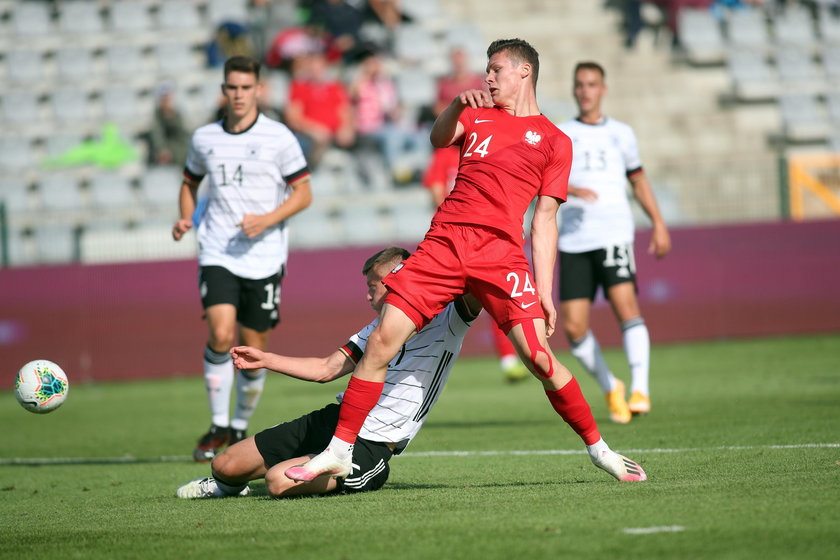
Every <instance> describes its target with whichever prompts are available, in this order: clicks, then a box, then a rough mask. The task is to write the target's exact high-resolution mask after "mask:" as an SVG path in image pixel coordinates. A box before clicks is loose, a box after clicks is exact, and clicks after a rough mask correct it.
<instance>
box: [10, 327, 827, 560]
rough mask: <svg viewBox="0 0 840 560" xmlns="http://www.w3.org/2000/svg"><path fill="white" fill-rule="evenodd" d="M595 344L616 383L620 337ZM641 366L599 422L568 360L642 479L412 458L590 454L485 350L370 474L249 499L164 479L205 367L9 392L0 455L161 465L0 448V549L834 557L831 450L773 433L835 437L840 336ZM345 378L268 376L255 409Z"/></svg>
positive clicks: (67, 553)
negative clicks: (358, 480)
mask: <svg viewBox="0 0 840 560" xmlns="http://www.w3.org/2000/svg"><path fill="white" fill-rule="evenodd" d="M560 357H561V360H562V361H564V363H566V364H567V365H569V366H570V367H571V368H572V369H573V370H574V371H576V370H577V369H578V368H577V367H576V364H574V363H573V362H572V361H571V360H570V359H569V357H568V355H561V356H560ZM607 359H608V361H609V362H610V364H611V365H612V367H613V369H614V371H615V372H616V373H617V374H618V375H620V376H622V377H624V378H625V379H626V375H625V374H624V372H625V371H626V365H625V364H624V363H623V360H624V358H623V355H622V354H621V352H618V351H610V352H608V356H607ZM653 372H654V373H653V385H652V386H653V399H654V400H653V407H654V408H653V413H652V414H651V415H649V416H645V417H640V418H636V419H634V421H633V422H632V423H631V424H629V425H626V426H617V425H612V424H609V423H608V422H607V421H606V409H605V406H604V403H603V399H602V398H601V396H600V394H599V393H598V390H597V387H596V385H595V384H594V382H593V381H592V380H591V379H588V378H587V377H584V376H582V375H581V376H578V378H579V379H580V382H581V385H582V387H583V390H584V393H585V394H586V395H587V396H588V397H589V400H590V403H591V405H592V409H593V412H594V414H595V416H596V419H597V420H598V421H599V424H600V426H601V429H602V433H603V435H604V438H605V439H606V440H607V441H608V442H609V443H610V444H611V445H612V446H613V448H615V449H619V450H627V453H628V454H629V455H631V456H632V457H633V458H635V459H637V460H638V461H639V462H640V463H642V464H643V465H644V466H645V468H646V469H647V471H648V473H649V475H650V480H649V481H648V482H646V483H644V484H619V483H616V482H614V481H613V480H612V479H611V478H610V477H608V476H607V475H605V474H604V473H602V472H601V471H599V470H597V469H595V468H593V467H592V465H591V464H590V462H589V460H588V458H587V457H586V456H585V455H584V454H582V453H570V454H555V455H539V454H527V455H515V454H498V455H484V456H479V455H475V454H473V455H466V456H424V455H418V454H419V453H422V452H426V451H453V450H458V451H473V452H480V451H499V452H510V451H518V450H522V451H527V450H569V451H576V450H582V447H581V445H580V442H579V440H578V438H577V437H576V436H575V435H574V434H573V433H572V432H571V430H569V429H568V428H566V427H565V425H563V424H562V422H561V421H560V420H559V419H558V418H557V417H556V415H554V413H553V412H552V411H551V409H550V407H549V406H548V404H547V402H546V399H545V396H544V395H543V393H542V390H541V389H540V387H539V384H538V383H537V382H536V381H533V380H532V381H529V382H526V383H522V384H519V385H512V386H511V385H506V384H504V383H503V382H502V381H501V375H500V373H499V372H498V370H497V368H496V365H495V360H493V359H490V358H487V359H463V360H461V361H460V362H459V363H458V364H457V365H456V369H455V371H454V372H453V377H452V379H451V381H450V384H449V386H448V387H447V389H446V391H445V393H444V395H443V397H442V399H441V402H440V403H439V404H438V406H437V407H436V409H435V410H434V411H433V412H432V414H431V415H430V419H429V420H428V422H427V424H426V426H425V427H424V430H423V431H422V432H421V434H420V435H419V436H418V438H417V439H416V440H415V442H414V443H412V445H411V447H410V448H409V450H408V451H409V452H411V453H413V454H414V455H411V454H408V455H407V456H403V457H397V458H395V459H394V460H393V461H392V472H391V478H390V481H389V483H388V484H387V485H386V486H385V488H384V489H383V490H381V491H379V492H374V493H370V494H364V495H353V496H327V497H318V498H304V499H293V500H280V501H278V500H271V499H269V498H267V497H266V495H265V488H264V486H263V484H262V483H261V482H256V483H253V495H252V496H251V497H248V498H239V499H226V500H210V501H187V500H178V499H176V498H175V497H174V492H175V489H176V488H177V486H178V485H179V484H180V483H182V482H185V481H187V480H189V479H192V478H196V477H199V476H204V475H205V474H206V473H207V472H208V468H207V466H206V465H198V464H195V463H191V462H189V461H186V460H178V457H183V456H187V455H189V453H190V452H191V449H192V445H193V444H194V441H195V439H196V438H197V436H198V435H200V433H202V432H203V431H204V430H205V429H206V423H207V422H206V418H207V411H206V402H205V396H204V389H203V384H202V380H201V379H200V378H198V377H194V378H187V379H172V380H165V381H153V382H136V383H119V384H116V383H115V384H96V385H73V386H72V389H71V394H70V398H69V399H68V401H67V403H66V404H65V405H64V406H63V407H62V408H61V409H59V410H58V411H56V412H54V413H52V414H48V415H45V416H37V415H33V414H30V413H28V412H26V411H24V410H23V409H21V408H19V407H18V405H17V403H16V402H15V401H14V397H13V395H12V394H11V393H10V392H8V391H7V392H3V393H0V423H1V424H0V425H2V427H3V430H2V435H0V459H6V460H7V462H8V459H10V458H34V457H53V458H60V457H77V458H100V459H103V458H120V457H134V458H139V459H146V460H150V461H152V462H148V463H125V464H119V463H116V464H107V463H106V464H63V465H62V464H58V465H46V466H30V465H8V464H7V465H0V557H8V558H20V557H23V556H24V555H27V556H33V555H34V556H37V557H48V558H58V557H62V558H150V557H159V558H198V557H216V558H230V557H238V558H242V557H246V558H250V557H254V558H258V557H270V558H301V559H305V558H336V559H340V558H348V559H355V558H382V559H386V558H387V559H393V558H395V557H396V558H401V559H402V558H406V559H408V558H441V559H448V558H481V559H482V560H484V559H494V558H520V557H521V558H528V557H530V558H556V557H580V558H596V557H598V558H604V557H610V556H614V557H620V558H836V557H840V508H839V507H838V505H837V504H838V502H840V464H839V463H838V461H840V448H838V447H810V448H776V447H772V446H778V445H800V444H809V443H818V444H819V443H821V444H831V443H835V444H836V443H840V337H837V336H814V337H792V338H779V339H765V340H749V341H737V342H726V343H703V344H687V345H675V346H664V347H655V348H654V350H653ZM70 375H71V383H72V372H70ZM9 377H10V378H11V375H10V376H9ZM339 383H341V382H339ZM342 388H343V384H332V385H316V384H306V383H301V382H296V381H293V380H289V379H285V378H281V377H279V376H277V377H273V378H271V379H270V380H269V383H268V384H267V390H266V393H265V395H264V397H263V399H264V400H263V402H262V403H261V405H260V408H259V409H258V411H257V413H256V415H255V418H254V420H253V422H252V425H253V426H255V427H265V426H269V425H273V424H274V423H276V422H278V421H281V420H285V419H288V418H292V417H294V416H297V415H299V414H302V413H304V412H307V411H309V410H311V409H313V408H315V407H317V406H322V405H323V404H325V403H326V402H329V401H331V400H332V399H333V397H334V395H335V393H336V392H338V391H339V390H341V389H342ZM733 446H735V447H736V448H731V447H733ZM171 456H174V457H175V459H176V460H174V461H172V462H158V458H160V457H171ZM674 526H679V527H682V528H683V529H682V530H680V531H678V532H659V533H652V534H626V533H625V532H624V530H625V529H628V528H646V527H674ZM338 543H341V545H340V546H339V544H338Z"/></svg>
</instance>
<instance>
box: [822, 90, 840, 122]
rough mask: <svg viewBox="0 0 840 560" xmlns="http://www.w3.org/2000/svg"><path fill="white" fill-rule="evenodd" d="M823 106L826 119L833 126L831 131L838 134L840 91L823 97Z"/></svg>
mask: <svg viewBox="0 0 840 560" xmlns="http://www.w3.org/2000/svg"><path fill="white" fill-rule="evenodd" d="M825 104H826V108H827V109H828V117H829V118H830V119H831V122H832V123H833V125H834V127H833V129H834V130H836V131H838V132H840V91H831V92H829V93H828V94H827V95H826V96H825Z"/></svg>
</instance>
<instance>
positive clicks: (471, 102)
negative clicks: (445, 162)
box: [429, 89, 493, 148]
mask: <svg viewBox="0 0 840 560" xmlns="http://www.w3.org/2000/svg"><path fill="white" fill-rule="evenodd" d="M467 107H472V108H473V109H478V108H480V107H487V108H490V107H493V100H492V99H491V98H490V94H489V93H488V92H486V91H484V90H480V89H468V90H466V91H463V92H461V93H460V94H459V95H458V97H456V98H455V99H453V100H452V103H450V104H449V106H448V107H447V108H446V109H444V110H443V112H442V113H441V114H440V115H438V118H437V119H435V124H434V125H432V132H431V133H430V134H429V140H430V141H431V142H432V146H434V147H435V148H445V147H447V146H451V145H452V144H453V143H454V142H455V141H456V140H458V139H459V138H460V137H461V136H462V135H463V134H464V126H463V125H462V124H461V123H459V122H458V117H460V116H461V113H462V112H463V111H464V109H466V108H467Z"/></svg>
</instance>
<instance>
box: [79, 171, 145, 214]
mask: <svg viewBox="0 0 840 560" xmlns="http://www.w3.org/2000/svg"><path fill="white" fill-rule="evenodd" d="M90 196H91V202H92V203H93V205H94V207H96V208H125V209H131V208H133V207H135V206H136V198H135V196H134V189H133V188H132V186H131V183H130V182H129V181H128V179H127V178H126V177H124V176H122V175H120V174H118V173H102V174H97V175H95V176H94V177H92V178H91V181H90Z"/></svg>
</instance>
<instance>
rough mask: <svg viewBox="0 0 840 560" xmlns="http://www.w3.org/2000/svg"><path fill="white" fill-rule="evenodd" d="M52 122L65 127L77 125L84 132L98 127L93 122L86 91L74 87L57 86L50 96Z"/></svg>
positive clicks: (89, 132) (90, 131)
mask: <svg viewBox="0 0 840 560" xmlns="http://www.w3.org/2000/svg"><path fill="white" fill-rule="evenodd" d="M50 100H51V105H52V115H53V122H54V123H56V124H58V125H62V126H64V127H67V128H75V127H78V129H79V130H83V131H84V133H86V134H92V133H93V132H94V131H95V129H97V128H98V126H97V124H96V123H95V122H94V120H93V117H94V114H93V107H92V105H91V101H90V98H89V96H88V93H87V92H86V91H83V90H81V89H76V88H58V89H56V90H54V91H53V92H52V96H51V97H50Z"/></svg>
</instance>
